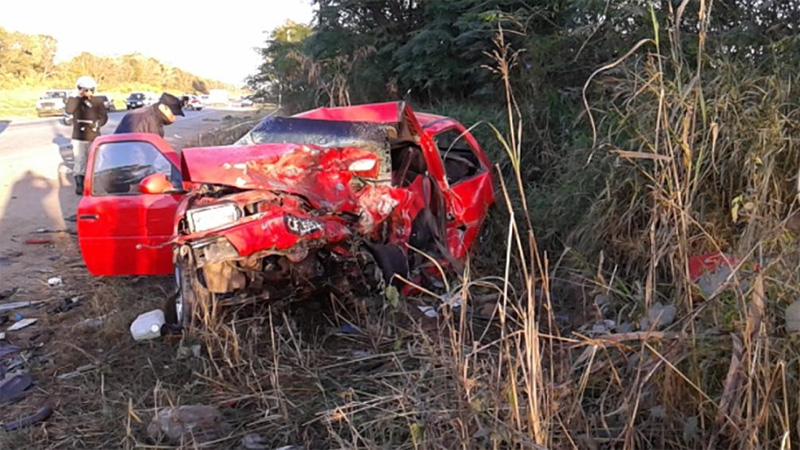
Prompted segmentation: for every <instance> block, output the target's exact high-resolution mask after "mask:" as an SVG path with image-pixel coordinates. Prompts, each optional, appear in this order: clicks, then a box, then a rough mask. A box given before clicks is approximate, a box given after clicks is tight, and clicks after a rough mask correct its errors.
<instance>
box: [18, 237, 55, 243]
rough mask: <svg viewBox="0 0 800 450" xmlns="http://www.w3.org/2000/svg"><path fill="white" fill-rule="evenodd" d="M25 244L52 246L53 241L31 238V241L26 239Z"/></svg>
mask: <svg viewBox="0 0 800 450" xmlns="http://www.w3.org/2000/svg"><path fill="white" fill-rule="evenodd" d="M25 243H26V244H28V245H46V244H52V243H53V240H52V239H33V238H32V239H26V240H25Z"/></svg>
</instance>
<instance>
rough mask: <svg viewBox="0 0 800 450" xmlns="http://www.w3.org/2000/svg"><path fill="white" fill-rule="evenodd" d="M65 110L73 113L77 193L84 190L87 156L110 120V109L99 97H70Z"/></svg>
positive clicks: (74, 171)
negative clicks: (93, 142)
mask: <svg viewBox="0 0 800 450" xmlns="http://www.w3.org/2000/svg"><path fill="white" fill-rule="evenodd" d="M64 111H65V112H66V113H67V114H72V157H73V164H72V172H73V173H74V174H75V193H76V194H80V193H81V192H83V178H84V173H85V172H86V158H87V157H88V156H89V148H90V147H91V145H92V141H94V140H95V138H97V137H98V136H100V128H102V127H103V125H105V124H106V122H108V111H106V107H105V105H104V104H103V100H101V99H100V98H97V97H90V98H86V97H80V96H79V97H70V98H69V99H68V100H67V104H66V107H65V108H64Z"/></svg>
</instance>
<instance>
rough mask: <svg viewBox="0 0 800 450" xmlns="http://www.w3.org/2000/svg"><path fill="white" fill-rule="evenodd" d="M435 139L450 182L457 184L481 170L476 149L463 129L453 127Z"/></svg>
mask: <svg viewBox="0 0 800 450" xmlns="http://www.w3.org/2000/svg"><path fill="white" fill-rule="evenodd" d="M434 140H435V142H436V147H438V148H439V154H440V155H441V156H442V161H443V162H444V171H445V174H446V175H447V182H448V183H449V184H456V183H458V182H459V181H461V180H465V179H467V178H470V177H472V176H473V175H475V174H477V173H478V172H480V169H481V165H480V161H479V160H478V157H477V156H476V155H475V150H474V149H473V148H472V147H471V146H470V144H469V142H468V141H467V139H466V137H465V135H464V134H462V132H461V131H459V130H457V129H453V128H451V129H449V130H445V131H442V132H441V133H439V134H437V135H436V136H434Z"/></svg>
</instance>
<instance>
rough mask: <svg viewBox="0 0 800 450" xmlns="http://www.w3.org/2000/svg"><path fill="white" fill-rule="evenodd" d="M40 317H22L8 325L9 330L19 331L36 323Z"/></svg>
mask: <svg viewBox="0 0 800 450" xmlns="http://www.w3.org/2000/svg"><path fill="white" fill-rule="evenodd" d="M38 320H39V319H22V320H19V321H17V322H14V324H13V325H11V326H10V327H8V331H17V330H21V329H23V328H27V327H29V326H31V325H33V324H35V323H36V322H37V321H38Z"/></svg>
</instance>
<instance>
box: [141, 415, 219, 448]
mask: <svg viewBox="0 0 800 450" xmlns="http://www.w3.org/2000/svg"><path fill="white" fill-rule="evenodd" d="M227 431H228V424H227V423H225V420H224V418H223V417H222V413H221V412H220V411H219V410H218V409H217V408H214V407H213V406H207V405H184V406H175V407H167V408H162V409H160V410H159V411H158V412H157V413H156V415H155V416H153V420H152V421H151V422H150V425H149V426H148V427H147V433H148V434H149V435H150V437H151V438H152V439H154V440H155V441H161V440H163V439H166V440H167V441H169V442H171V443H175V444H187V443H192V442H194V443H195V444H199V443H202V442H208V441H213V440H215V439H219V438H221V437H222V436H224V435H225V434H226V433H227Z"/></svg>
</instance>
